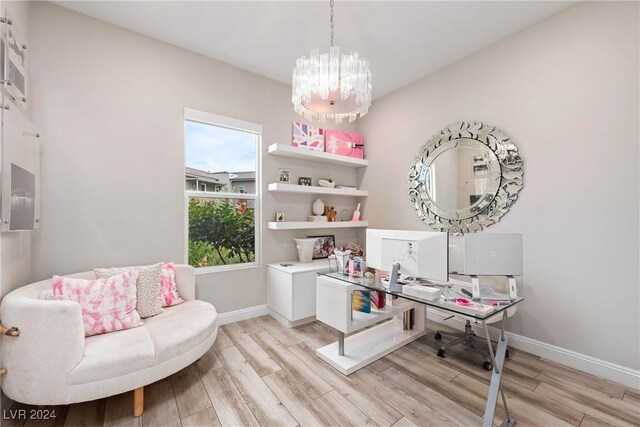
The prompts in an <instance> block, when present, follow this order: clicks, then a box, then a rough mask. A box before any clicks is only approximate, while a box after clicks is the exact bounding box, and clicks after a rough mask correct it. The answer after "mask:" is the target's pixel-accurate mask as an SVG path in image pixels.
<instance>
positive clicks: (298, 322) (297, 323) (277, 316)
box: [268, 308, 316, 329]
mask: <svg viewBox="0 0 640 427" xmlns="http://www.w3.org/2000/svg"><path fill="white" fill-rule="evenodd" d="M268 310H269V316H271V317H273V318H274V319H276V320H277V321H278V322H280V323H282V325H283V326H285V327H287V328H288V329H291V328H295V327H297V326H300V325H304V324H307V323H311V322H315V321H316V316H310V317H305V318H304V319H299V320H294V321H293V322H291V321H289V320H288V319H287V318H286V317H284V316H281V315H280V313H278V312H277V311H274V310H273V309H271V308H269V309H268Z"/></svg>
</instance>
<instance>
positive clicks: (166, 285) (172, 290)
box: [160, 262, 184, 307]
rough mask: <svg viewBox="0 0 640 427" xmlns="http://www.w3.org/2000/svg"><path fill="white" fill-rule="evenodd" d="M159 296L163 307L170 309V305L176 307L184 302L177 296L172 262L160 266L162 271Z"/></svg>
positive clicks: (174, 269) (174, 270)
mask: <svg viewBox="0 0 640 427" xmlns="http://www.w3.org/2000/svg"><path fill="white" fill-rule="evenodd" d="M160 294H161V295H162V306H163V307H171V306H172V305H178V304H182V303H183V302H184V300H183V299H182V298H180V295H179V294H178V286H177V285H176V267H175V266H174V265H173V263H172V262H168V263H166V264H165V265H163V266H162V271H161V272H160Z"/></svg>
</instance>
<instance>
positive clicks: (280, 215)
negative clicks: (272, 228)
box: [276, 212, 284, 222]
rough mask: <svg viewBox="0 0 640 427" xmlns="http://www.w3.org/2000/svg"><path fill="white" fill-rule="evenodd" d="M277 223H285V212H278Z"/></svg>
mask: <svg viewBox="0 0 640 427" xmlns="http://www.w3.org/2000/svg"><path fill="white" fill-rule="evenodd" d="M276 222H284V212H276Z"/></svg>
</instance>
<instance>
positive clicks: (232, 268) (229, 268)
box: [196, 262, 262, 276]
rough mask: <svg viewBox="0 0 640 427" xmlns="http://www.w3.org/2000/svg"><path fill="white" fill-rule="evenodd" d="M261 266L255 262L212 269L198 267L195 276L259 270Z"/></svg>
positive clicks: (218, 266) (217, 266) (219, 266)
mask: <svg viewBox="0 0 640 427" xmlns="http://www.w3.org/2000/svg"><path fill="white" fill-rule="evenodd" d="M260 267H262V265H260V264H259V263H256V262H252V263H246V264H234V265H216V266H214V267H200V268H196V276H199V275H201V274H211V273H223V272H226V271H235V270H251V269H254V268H260Z"/></svg>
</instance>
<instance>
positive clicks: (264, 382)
mask: <svg viewBox="0 0 640 427" xmlns="http://www.w3.org/2000/svg"><path fill="white" fill-rule="evenodd" d="M335 340H336V334H334V333H333V332H332V330H331V329H329V328H327V327H326V326H324V325H322V324H321V323H318V322H315V323H311V324H308V325H305V326H302V327H298V328H294V329H286V328H285V327H283V326H282V325H280V324H279V323H278V322H277V321H276V320H274V319H273V318H271V317H269V316H264V317H260V318H257V319H251V320H246V321H242V322H238V323H234V324H230V325H226V326H223V327H221V328H220V331H219V335H218V338H217V340H216V343H215V344H214V346H213V347H212V348H211V350H209V352H208V353H206V354H205V355H204V356H203V357H202V358H201V359H200V360H198V361H197V362H196V363H194V364H193V365H191V366H189V367H187V368H185V369H183V370H182V371H180V372H178V373H176V374H174V375H172V376H171V377H169V378H167V379H165V380H162V381H158V382H157V383H154V384H151V385H149V386H147V387H146V388H145V412H144V415H143V416H142V417H140V418H134V417H133V416H132V410H133V392H129V393H124V394H121V395H118V396H113V397H110V398H108V399H101V400H97V401H93V402H87V403H81V404H76V405H70V406H62V407H50V408H40V409H48V410H55V413H56V418H55V419H53V420H49V421H35V420H29V421H26V422H25V421H18V420H7V419H6V418H7V417H10V415H11V413H10V412H8V409H4V410H3V414H2V418H3V419H2V420H1V424H2V426H5V425H6V426H13V425H27V426H31V425H43V426H44V425H59V426H63V425H64V426H80V425H84V426H93V425H95V426H149V427H151V426H163V427H164V426H183V427H187V426H220V425H222V426H227V425H228V426H258V425H262V426H295V425H300V426H352V425H353V426H364V425H379V426H394V427H402V426H443V425H463V426H474V425H480V424H481V417H482V414H483V412H484V404H485V396H486V393H487V390H488V384H489V377H490V374H489V372H487V371H484V370H483V369H482V368H481V367H480V363H481V359H480V357H479V356H477V355H476V354H475V353H473V352H471V351H466V349H465V348H464V347H461V346H458V347H456V348H453V349H451V350H450V351H448V354H447V358H446V359H440V358H438V357H436V355H435V349H436V348H437V347H438V345H437V343H436V342H435V341H434V339H433V334H432V333H431V334H428V335H427V336H426V337H425V338H422V339H420V340H418V341H416V342H414V343H412V344H410V345H408V346H405V347H403V348H401V349H400V350H397V351H395V352H394V353H391V354H390V355H388V356H386V357H384V358H382V359H380V360H378V361H377V362H375V363H373V364H371V365H369V366H367V367H366V368H364V369H361V370H360V371H358V372H356V373H354V374H352V375H351V376H349V377H345V376H343V375H342V374H340V373H339V372H337V371H335V370H334V369H333V368H331V367H330V366H329V365H327V364H325V363H324V362H322V361H321V360H320V359H318V358H317V357H316V356H315V354H314V349H315V348H317V347H319V346H322V345H325V344H328V343H330V342H333V341H335ZM503 385H504V389H505V392H506V395H507V401H508V405H509V408H510V410H511V412H512V413H513V415H514V416H515V418H516V420H517V422H518V425H520V426H525V425H539V426H556V425H574V426H578V425H579V426H582V427H585V426H595V425H615V426H623V425H635V426H638V425H640V406H639V405H640V394H639V393H638V391H637V390H631V389H628V388H625V387H623V386H620V385H618V384H614V383H611V382H609V381H606V380H603V379H601V378H597V377H594V376H592V375H588V374H585V373H582V372H579V371H575V370H573V369H570V368H567V367H564V366H561V365H558V364H555V363H553V362H550V361H546V360H543V359H540V358H539V357H536V356H533V355H531V354H528V353H525V352H521V351H518V350H513V349H512V350H511V357H510V358H509V359H508V360H507V363H506V366H505V374H504V376H503ZM500 406H501V405H500ZM10 409H11V410H13V411H15V410H17V409H27V410H29V409H34V408H33V407H28V406H25V405H20V404H16V403H14V404H13V406H12V407H11V408H10ZM13 413H14V414H15V412H13ZM503 418H504V411H503V410H502V408H501V407H500V409H499V410H498V413H497V417H496V422H498V421H501V420H502V419H503Z"/></svg>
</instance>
